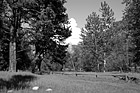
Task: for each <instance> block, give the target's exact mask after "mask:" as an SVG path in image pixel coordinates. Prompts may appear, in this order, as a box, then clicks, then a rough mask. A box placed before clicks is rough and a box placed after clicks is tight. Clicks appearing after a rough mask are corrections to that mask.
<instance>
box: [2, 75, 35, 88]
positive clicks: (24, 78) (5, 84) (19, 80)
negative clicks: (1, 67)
mask: <svg viewBox="0 0 140 93" xmlns="http://www.w3.org/2000/svg"><path fill="white" fill-rule="evenodd" d="M36 79H37V77H36V76H34V75H13V76H12V77H11V78H10V79H9V80H5V79H2V78H0V90H4V89H6V90H19V89H25V88H29V87H30V82H31V81H34V80H36Z"/></svg>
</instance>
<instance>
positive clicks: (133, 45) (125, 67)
mask: <svg viewBox="0 0 140 93" xmlns="http://www.w3.org/2000/svg"><path fill="white" fill-rule="evenodd" d="M122 4H124V5H125V9H124V10H123V17H122V20H119V21H116V20H115V17H114V12H113V10H112V9H111V7H110V6H109V5H108V4H107V2H105V1H104V2H101V6H100V9H99V11H100V13H101V15H98V14H97V13H96V12H92V13H91V14H90V15H89V16H88V17H87V19H86V24H85V27H83V29H82V34H81V39H82V42H80V43H79V44H78V45H72V46H71V47H72V50H73V51H72V52H69V55H68V56H70V57H69V59H68V60H69V63H67V67H69V68H73V69H75V70H81V69H82V70H83V71H99V72H100V71H102V72H103V71H104V72H105V71H138V68H139V66H140V11H139V9H140V1H139V0H123V1H122ZM118 7H119V6H118Z"/></svg>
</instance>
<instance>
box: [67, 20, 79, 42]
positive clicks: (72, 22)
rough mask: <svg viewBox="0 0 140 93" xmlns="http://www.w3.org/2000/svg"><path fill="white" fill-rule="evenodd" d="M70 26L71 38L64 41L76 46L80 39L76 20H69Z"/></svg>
mask: <svg viewBox="0 0 140 93" xmlns="http://www.w3.org/2000/svg"><path fill="white" fill-rule="evenodd" d="M69 22H70V26H71V29H72V34H71V36H70V37H69V38H68V39H67V40H66V42H67V43H71V44H72V45H77V44H78V43H79V41H81V39H80V34H81V29H80V28H79V27H77V23H76V20H75V19H74V18H71V19H69Z"/></svg>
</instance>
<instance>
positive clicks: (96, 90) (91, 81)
mask: <svg viewBox="0 0 140 93" xmlns="http://www.w3.org/2000/svg"><path fill="white" fill-rule="evenodd" d="M67 73H69V72H67ZM73 73H74V74H73ZM15 74H16V75H17V74H22V75H34V74H32V73H29V72H22V73H21V72H20V73H19V72H18V73H9V72H0V78H4V77H5V78H7V79H10V77H11V76H13V75H15ZM81 74H82V72H81V73H80V75H78V76H76V75H75V72H71V73H69V75H61V74H50V75H48V74H46V75H35V76H36V77H37V79H35V80H33V81H31V82H30V84H29V85H30V87H28V88H25V89H18V90H13V92H12V93H139V92H140V85H137V84H132V83H128V82H125V81H121V80H119V79H117V78H114V77H112V76H109V73H106V74H105V73H92V72H91V73H86V72H84V73H83V75H81ZM85 74H87V75H85ZM95 74H97V75H98V77H95ZM1 75H3V76H1ZM34 86H39V89H38V90H32V88H33V87H34ZM47 89H52V91H49V92H48V91H46V90H47Z"/></svg>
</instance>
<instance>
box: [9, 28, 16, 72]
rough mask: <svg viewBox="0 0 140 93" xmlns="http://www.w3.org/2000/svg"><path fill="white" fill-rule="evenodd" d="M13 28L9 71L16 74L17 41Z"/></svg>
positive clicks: (11, 30)
mask: <svg viewBox="0 0 140 93" xmlns="http://www.w3.org/2000/svg"><path fill="white" fill-rule="evenodd" d="M13 30H14V28H13V26H12V27H11V29H10V34H11V36H10V38H11V40H10V44H9V50H10V51H9V71H11V72H16V64H17V62H16V39H15V37H14V36H13Z"/></svg>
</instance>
